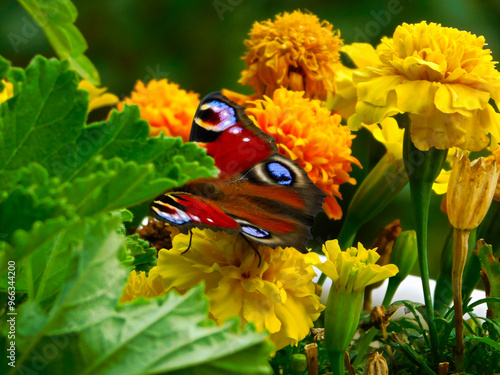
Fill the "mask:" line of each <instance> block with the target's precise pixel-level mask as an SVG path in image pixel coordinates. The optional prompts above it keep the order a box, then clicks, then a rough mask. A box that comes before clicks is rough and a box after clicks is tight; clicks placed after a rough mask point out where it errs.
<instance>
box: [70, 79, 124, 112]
mask: <svg viewBox="0 0 500 375" xmlns="http://www.w3.org/2000/svg"><path fill="white" fill-rule="evenodd" d="M78 88H79V89H81V90H85V91H87V92H88V93H89V108H88V112H91V111H93V110H94V109H98V108H102V107H107V106H110V105H114V104H116V103H118V101H119V99H118V97H117V96H116V95H114V94H111V93H109V92H106V91H107V90H108V88H107V87H101V88H98V87H96V86H94V84H92V83H90V82H89V81H87V80H85V79H84V80H81V81H80V83H78Z"/></svg>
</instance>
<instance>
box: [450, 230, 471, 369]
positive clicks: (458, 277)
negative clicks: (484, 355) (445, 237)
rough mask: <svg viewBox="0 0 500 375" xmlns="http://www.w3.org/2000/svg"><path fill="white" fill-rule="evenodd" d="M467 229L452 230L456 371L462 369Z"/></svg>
mask: <svg viewBox="0 0 500 375" xmlns="http://www.w3.org/2000/svg"><path fill="white" fill-rule="evenodd" d="M469 233H470V231H469V230H462V229H456V228H455V230H454V231H453V266H452V271H451V280H452V284H453V309H454V310H455V340H456V342H455V366H456V368H457V371H459V372H461V371H463V370H464V337H463V335H464V333H463V327H464V326H463V321H464V316H463V315H464V314H463V310H462V276H463V271H464V267H465V260H466V259H467V252H468V248H469V246H468V241H469Z"/></svg>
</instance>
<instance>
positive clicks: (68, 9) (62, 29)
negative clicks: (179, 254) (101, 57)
mask: <svg viewBox="0 0 500 375" xmlns="http://www.w3.org/2000/svg"><path fill="white" fill-rule="evenodd" d="M18 1H19V2H20V3H21V5H22V6H23V7H24V9H26V11H27V12H28V13H29V14H31V16H32V17H33V18H34V19H35V21H36V22H38V24H39V25H40V26H41V27H42V28H43V30H44V32H45V35H46V36H47V39H48V40H49V42H50V44H51V45H52V48H54V50H55V51H56V53H57V55H58V56H59V57H60V58H62V59H68V60H69V62H70V64H71V66H72V67H73V69H75V70H76V71H77V72H78V74H80V76H81V77H83V78H84V79H87V80H89V81H90V82H92V83H93V84H94V85H97V86H99V84H100V78H99V73H98V72H97V70H96V68H95V67H94V65H93V64H92V63H91V62H90V60H89V59H88V58H87V57H86V56H85V55H84V52H85V51H86V50H87V42H86V41H85V38H84V37H83V35H82V34H81V33H80V31H79V30H78V28H77V27H76V26H75V25H74V22H75V20H76V17H77V15H78V12H77V10H76V8H75V6H74V5H73V4H72V3H71V2H70V1H68V0H18Z"/></svg>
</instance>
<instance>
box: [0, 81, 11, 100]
mask: <svg viewBox="0 0 500 375" xmlns="http://www.w3.org/2000/svg"><path fill="white" fill-rule="evenodd" d="M2 83H3V85H4V88H3V90H2V91H1V92H0V103H3V102H5V101H7V100H9V99H10V98H12V97H13V96H14V85H13V84H12V83H11V82H9V81H7V80H5V79H2Z"/></svg>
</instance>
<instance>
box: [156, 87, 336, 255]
mask: <svg viewBox="0 0 500 375" xmlns="http://www.w3.org/2000/svg"><path fill="white" fill-rule="evenodd" d="M189 140H190V141H191V142H199V143H201V144H202V145H204V146H205V147H206V149H207V153H208V154H209V155H210V156H212V157H213V158H214V160H215V165H216V166H217V168H219V170H220V173H219V175H218V176H217V178H209V179H200V180H196V181H193V182H189V183H187V184H185V185H184V186H181V187H179V188H176V189H174V190H172V191H169V192H167V193H165V194H163V195H161V196H159V197H157V198H156V199H155V200H154V201H153V202H152V203H151V206H150V209H151V212H152V214H153V216H154V217H155V218H157V219H159V220H161V221H164V222H166V223H168V224H171V225H175V226H176V227H178V228H179V229H180V230H181V231H182V232H184V233H187V231H189V230H190V229H191V228H193V227H197V228H210V229H212V230H224V231H226V232H228V233H241V234H242V235H243V236H244V237H246V238H248V239H250V240H252V241H255V242H256V243H259V244H264V245H268V246H270V247H273V248H274V247H277V246H282V247H285V246H291V247H294V248H296V249H297V250H299V251H300V252H303V253H306V252H307V250H306V242H307V239H308V238H309V236H310V234H309V227H310V226H311V225H312V224H313V222H314V216H315V214H316V213H317V212H318V211H319V210H320V209H321V206H322V204H323V200H324V198H325V196H326V195H325V193H323V191H322V190H321V189H319V188H318V187H316V185H314V184H313V183H312V181H311V180H310V179H309V177H308V175H307V173H306V171H305V170H304V169H302V168H301V167H300V166H299V165H298V164H297V163H296V162H294V161H292V160H290V159H289V158H287V157H285V156H283V155H281V154H278V153H277V151H278V149H277V147H276V142H275V141H274V138H273V137H272V136H270V135H268V134H266V133H264V132H263V131H262V130H261V129H259V128H258V127H257V126H255V125H254V123H253V122H252V121H251V120H250V119H249V118H248V116H247V115H246V114H245V110H244V107H242V106H239V105H237V104H236V103H233V102H232V101H230V100H229V99H228V98H226V97H225V96H224V95H222V94H221V93H212V94H210V95H207V96H206V97H205V98H204V99H203V100H202V101H201V103H200V105H199V107H198V110H197V111H196V114H195V117H194V120H193V125H192V128H191V134H190V137H189Z"/></svg>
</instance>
